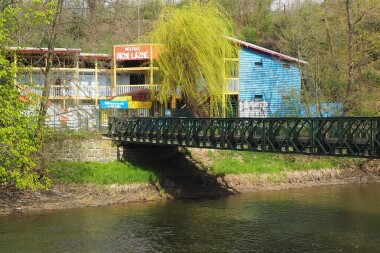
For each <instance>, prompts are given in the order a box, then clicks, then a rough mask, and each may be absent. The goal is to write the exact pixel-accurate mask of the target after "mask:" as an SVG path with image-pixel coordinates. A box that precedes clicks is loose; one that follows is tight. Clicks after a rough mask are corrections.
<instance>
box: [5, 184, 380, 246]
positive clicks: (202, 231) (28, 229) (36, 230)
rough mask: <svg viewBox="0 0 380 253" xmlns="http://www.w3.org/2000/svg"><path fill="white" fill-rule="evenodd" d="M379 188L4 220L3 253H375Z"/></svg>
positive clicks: (272, 194)
mask: <svg viewBox="0 0 380 253" xmlns="http://www.w3.org/2000/svg"><path fill="white" fill-rule="evenodd" d="M379 201H380V185H379V184H374V185H362V186H360V185H350V186H333V187H316V188H310V189H296V190H288V191H278V192H264V193H254V194H244V195H239V196H230V197H225V198H220V199H208V200H197V201H173V202H167V203H162V202H159V203H136V204H129V205H125V206H110V207H103V208H88V209H78V210H66V211H54V212H45V213H41V214H38V215H16V216H7V217H0V249H1V252H3V251H4V252H337V251H342V252H376V251H379V250H380V246H378V245H380V229H379V227H380V226H379V225H380V202H379Z"/></svg>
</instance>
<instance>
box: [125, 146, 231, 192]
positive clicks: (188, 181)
mask: <svg viewBox="0 0 380 253" xmlns="http://www.w3.org/2000/svg"><path fill="white" fill-rule="evenodd" d="M157 148H159V147H157ZM125 161H127V162H129V163H131V164H132V165H134V166H138V167H139V168H141V169H142V170H147V171H150V172H152V173H153V175H154V176H155V177H153V178H152V179H151V183H152V185H154V186H155V187H156V189H157V191H158V192H159V193H160V194H161V195H163V196H166V197H168V198H180V199H196V198H204V197H219V196H225V195H231V194H236V193H238V192H237V191H236V190H235V189H233V188H231V187H230V186H229V185H228V184H227V182H226V181H225V180H224V175H212V174H210V173H208V172H207V171H206V170H205V168H204V165H203V164H202V163H201V162H200V161H197V160H195V159H194V158H193V157H192V156H191V153H190V152H189V151H188V150H187V149H181V151H177V152H175V153H174V154H173V155H172V156H171V157H170V158H168V159H165V160H160V161H146V159H144V155H143V154H142V156H141V158H140V159H125Z"/></svg>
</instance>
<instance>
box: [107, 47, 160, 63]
mask: <svg viewBox="0 0 380 253" xmlns="http://www.w3.org/2000/svg"><path fill="white" fill-rule="evenodd" d="M114 49H115V57H116V61H138V60H149V59H150V57H151V55H152V58H155V56H156V55H155V54H154V53H153V52H151V46H150V45H126V46H115V48H114Z"/></svg>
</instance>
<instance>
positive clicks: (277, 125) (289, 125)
mask: <svg viewBox="0 0 380 253" xmlns="http://www.w3.org/2000/svg"><path fill="white" fill-rule="evenodd" d="M108 124H109V125H108V136H109V137H111V138H112V139H113V140H115V141H118V142H119V143H120V144H121V145H125V144H148V145H161V146H162V145H170V146H183V147H196V148H209V149H229V150H249V151H256V152H278V153H294V154H309V155H333V156H351V157H366V158H377V159H379V158H380V117H374V118H368V117H336V118H123V117H110V118H109V123H108Z"/></svg>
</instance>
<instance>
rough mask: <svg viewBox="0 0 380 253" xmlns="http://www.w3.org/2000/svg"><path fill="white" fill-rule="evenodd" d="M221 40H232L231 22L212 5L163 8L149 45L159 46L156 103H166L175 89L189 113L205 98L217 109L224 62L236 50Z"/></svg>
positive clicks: (221, 88) (222, 82) (223, 76)
mask: <svg viewBox="0 0 380 253" xmlns="http://www.w3.org/2000/svg"><path fill="white" fill-rule="evenodd" d="M225 36H232V23H231V20H230V19H228V15H227V13H225V12H224V11H223V10H221V9H220V8H218V6H217V5H216V4H215V3H214V2H212V1H211V2H209V3H206V4H202V3H200V2H199V1H191V2H190V3H189V4H186V5H183V6H181V7H180V8H177V9H175V8H173V7H172V8H170V7H167V8H165V9H164V10H163V12H162V13H161V16H160V19H159V21H158V22H157V24H156V25H155V28H154V31H153V33H152V38H153V42H154V43H157V44H161V45H163V46H162V47H163V48H162V51H161V52H160V56H159V58H158V59H157V63H158V66H159V68H160V70H161V71H162V73H163V81H162V85H161V90H160V93H159V94H158V99H159V100H160V101H162V102H163V101H167V99H168V97H169V96H171V95H172V94H175V92H176V90H177V88H178V87H179V88H180V89H181V90H182V93H183V96H184V97H185V99H186V103H187V106H189V107H190V108H191V109H194V108H197V107H198V108H199V107H202V101H204V98H205V97H210V101H211V103H212V104H211V106H213V108H220V106H221V103H222V91H223V84H224V83H225V68H226V66H225V63H224V60H225V58H233V57H234V56H235V55H236V50H237V47H236V45H233V44H232V43H230V42H228V41H227V39H226V38H225ZM202 109H204V110H203V111H205V108H202Z"/></svg>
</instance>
